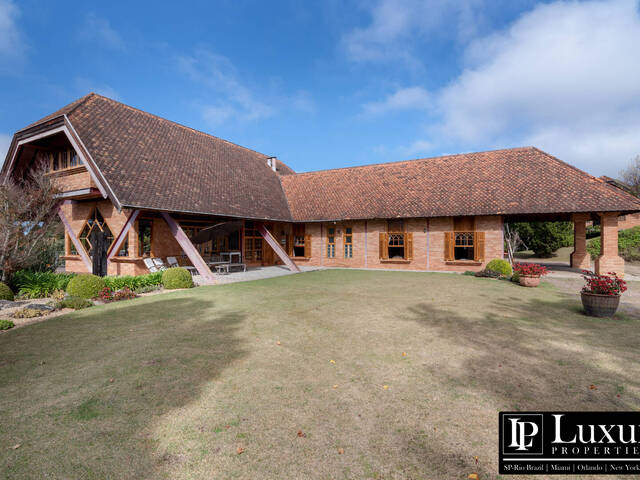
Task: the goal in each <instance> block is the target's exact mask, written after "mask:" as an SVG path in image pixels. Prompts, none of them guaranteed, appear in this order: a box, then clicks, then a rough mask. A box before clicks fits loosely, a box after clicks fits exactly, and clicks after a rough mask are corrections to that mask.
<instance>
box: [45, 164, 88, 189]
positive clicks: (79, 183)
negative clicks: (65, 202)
mask: <svg viewBox="0 0 640 480" xmlns="http://www.w3.org/2000/svg"><path fill="white" fill-rule="evenodd" d="M52 176H53V177H54V179H55V183H56V185H57V186H58V188H60V190H61V191H63V192H70V191H73V190H82V189H85V188H97V186H96V184H95V183H94V181H93V179H92V178H91V174H90V173H89V172H88V170H87V169H86V168H85V167H78V168H74V169H72V170H68V171H62V172H57V173H54V174H52Z"/></svg>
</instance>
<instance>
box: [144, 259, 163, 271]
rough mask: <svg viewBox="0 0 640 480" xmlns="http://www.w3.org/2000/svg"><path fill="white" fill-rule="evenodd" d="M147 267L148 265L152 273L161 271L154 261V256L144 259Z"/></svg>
mask: <svg viewBox="0 0 640 480" xmlns="http://www.w3.org/2000/svg"><path fill="white" fill-rule="evenodd" d="M143 262H144V265H145V267H147V269H149V272H151V273H156V272H159V271H160V270H159V269H158V267H156V264H155V263H154V262H153V258H145V259H144V260H143Z"/></svg>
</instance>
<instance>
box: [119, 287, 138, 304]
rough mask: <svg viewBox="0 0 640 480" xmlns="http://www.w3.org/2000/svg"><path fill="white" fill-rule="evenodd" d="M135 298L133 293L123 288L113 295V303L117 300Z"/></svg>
mask: <svg viewBox="0 0 640 480" xmlns="http://www.w3.org/2000/svg"><path fill="white" fill-rule="evenodd" d="M136 297H137V295H136V294H135V293H134V292H133V291H131V289H130V288H129V287H124V288H123V289H122V290H119V291H117V292H116V293H114V294H113V301H114V302H117V301H118V300H130V299H132V298H136Z"/></svg>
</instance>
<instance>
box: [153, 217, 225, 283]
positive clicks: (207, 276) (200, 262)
mask: <svg viewBox="0 0 640 480" xmlns="http://www.w3.org/2000/svg"><path fill="white" fill-rule="evenodd" d="M162 217H163V218H164V221H165V222H167V225H169V229H170V230H171V233H172V234H173V236H174V237H175V239H176V241H177V242H178V243H179V244H180V246H181V247H182V250H184V253H186V254H187V257H188V258H189V260H190V261H191V263H192V264H193V266H194V267H195V268H196V270H198V273H199V274H200V275H202V278H203V279H204V281H205V283H207V284H209V285H210V284H214V283H216V280H215V277H214V276H213V273H211V269H210V268H209V266H208V265H207V264H206V262H205V261H204V259H203V258H202V257H201V256H200V253H199V252H198V249H197V248H196V247H194V246H193V243H191V240H189V237H187V234H186V233H184V231H183V230H182V227H181V226H180V225H179V224H178V222H176V221H175V220H174V219H173V218H172V217H171V215H169V214H168V213H167V212H162Z"/></svg>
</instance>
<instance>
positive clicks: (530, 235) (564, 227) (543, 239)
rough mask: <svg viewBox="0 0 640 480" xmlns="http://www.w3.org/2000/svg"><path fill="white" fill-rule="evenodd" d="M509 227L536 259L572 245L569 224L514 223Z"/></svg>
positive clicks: (570, 226)
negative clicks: (515, 232) (516, 233)
mask: <svg viewBox="0 0 640 480" xmlns="http://www.w3.org/2000/svg"><path fill="white" fill-rule="evenodd" d="M509 226H510V227H511V229H513V230H515V231H517V232H518V234H519V235H520V238H521V239H522V241H523V242H524V244H525V245H526V246H527V247H528V248H529V249H530V250H532V251H533V253H535V254H536V256H538V257H549V256H551V254H552V253H553V252H555V251H556V250H558V249H559V248H561V247H569V246H571V245H572V244H573V224H572V223H571V222H527V223H524V222H516V223H512V224H510V225H509Z"/></svg>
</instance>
